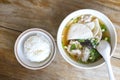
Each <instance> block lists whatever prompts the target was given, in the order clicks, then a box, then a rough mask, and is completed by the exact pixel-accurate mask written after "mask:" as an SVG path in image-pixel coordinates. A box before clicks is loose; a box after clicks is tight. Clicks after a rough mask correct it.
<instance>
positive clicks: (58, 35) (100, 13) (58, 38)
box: [57, 9, 117, 69]
mask: <svg viewBox="0 0 120 80" xmlns="http://www.w3.org/2000/svg"><path fill="white" fill-rule="evenodd" d="M82 11H83V12H85V11H87V12H89V11H92V12H96V13H99V15H102V16H103V17H104V18H105V19H106V20H107V21H108V22H109V24H110V25H111V27H112V28H113V32H114V34H115V42H114V47H113V50H112V52H111V55H110V57H111V56H113V53H114V52H115V49H116V46H117V34H116V30H115V28H114V25H113V24H112V22H111V21H110V19H109V18H108V17H107V16H106V15H105V14H103V13H102V12H100V11H97V10H93V9H80V10H76V11H74V12H72V13H70V14H68V15H67V16H66V17H65V18H64V19H63V21H62V22H61V24H60V26H59V29H58V33H57V46H58V49H59V52H60V54H61V55H62V57H63V58H64V59H65V60H66V61H67V62H68V63H69V64H71V65H73V66H74V67H77V68H80V69H94V68H98V67H100V66H102V65H103V64H105V61H104V62H102V63H101V64H98V65H95V66H92V67H83V66H78V65H75V64H74V63H72V62H71V61H70V60H68V59H67V58H66V57H65V52H64V51H63V48H62V47H61V39H60V38H61V34H62V30H63V29H62V28H63V27H62V26H63V24H66V23H67V21H66V20H67V19H68V18H69V17H71V16H72V15H73V14H77V13H78V12H82ZM88 14H89V13H88ZM74 17H75V16H74ZM74 17H73V16H72V18H74ZM72 18H71V19H72ZM69 20H70V18H69ZM103 22H104V21H103Z"/></svg>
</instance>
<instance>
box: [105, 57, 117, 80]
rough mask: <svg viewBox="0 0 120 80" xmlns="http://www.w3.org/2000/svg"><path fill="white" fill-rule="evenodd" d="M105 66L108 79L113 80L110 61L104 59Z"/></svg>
mask: <svg viewBox="0 0 120 80" xmlns="http://www.w3.org/2000/svg"><path fill="white" fill-rule="evenodd" d="M106 64H107V67H108V72H109V79H110V80H115V78H114V75H113V71H112V67H111V63H110V59H106Z"/></svg>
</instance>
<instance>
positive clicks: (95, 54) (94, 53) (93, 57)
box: [88, 48, 101, 62]
mask: <svg viewBox="0 0 120 80" xmlns="http://www.w3.org/2000/svg"><path fill="white" fill-rule="evenodd" d="M100 57H101V55H100V54H99V52H98V51H97V50H96V49H95V48H93V49H91V50H90V57H89V59H88V60H89V61H90V62H95V61H97V60H98V59H99V58H100Z"/></svg>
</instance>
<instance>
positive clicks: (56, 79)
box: [0, 27, 120, 80]
mask: <svg viewBox="0 0 120 80" xmlns="http://www.w3.org/2000/svg"><path fill="white" fill-rule="evenodd" d="M19 34H20V32H16V31H13V30H9V29H5V28H1V27H0V37H1V40H0V77H1V79H4V80H12V79H15V80H33V79H35V80H79V79H80V80H99V79H101V80H108V74H107V70H106V66H105V65H103V66H102V67H99V68H97V69H92V70H83V69H77V68H75V67H73V66H71V65H70V64H68V63H67V62H66V61H65V60H64V59H63V58H62V56H61V55H60V54H59V52H57V54H56V57H55V59H54V60H53V62H52V63H51V64H50V65H49V66H48V67H47V68H44V69H42V70H37V71H32V70H28V69H26V68H24V67H22V66H21V65H20V64H19V63H18V62H17V60H16V58H15V55H14V51H13V46H14V42H15V40H16V38H17V36H18V35H19ZM111 61H112V65H113V71H114V74H115V77H116V79H117V80H119V76H120V72H119V70H120V68H119V67H120V60H119V59H115V58H112V60H111ZM91 76H92V77H91Z"/></svg>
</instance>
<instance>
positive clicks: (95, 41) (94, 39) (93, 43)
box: [91, 38, 98, 48]
mask: <svg viewBox="0 0 120 80" xmlns="http://www.w3.org/2000/svg"><path fill="white" fill-rule="evenodd" d="M91 43H92V45H93V47H94V48H95V47H96V46H97V45H98V39H97V38H93V39H91Z"/></svg>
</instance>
